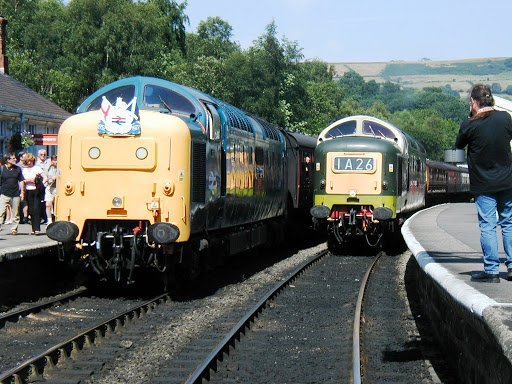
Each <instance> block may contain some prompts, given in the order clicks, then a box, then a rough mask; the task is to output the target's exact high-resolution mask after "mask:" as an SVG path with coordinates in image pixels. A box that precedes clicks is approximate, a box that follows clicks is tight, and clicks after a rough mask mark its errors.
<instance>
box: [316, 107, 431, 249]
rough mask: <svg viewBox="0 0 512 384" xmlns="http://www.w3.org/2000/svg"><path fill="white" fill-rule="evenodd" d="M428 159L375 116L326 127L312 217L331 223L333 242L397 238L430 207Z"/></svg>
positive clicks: (418, 146)
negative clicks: (408, 219)
mask: <svg viewBox="0 0 512 384" xmlns="http://www.w3.org/2000/svg"><path fill="white" fill-rule="evenodd" d="M425 159H426V158H425V152H424V150H423V147H422V146H421V144H419V143H418V142H416V141H415V140H414V139H412V138H411V137H410V136H407V135H405V134H403V132H401V131H400V130H399V129H398V128H396V127H394V126H392V125H391V124H389V123H386V122H384V121H382V120H379V119H376V118H374V117H370V116H351V117H347V118H345V119H341V120H339V121H337V122H335V123H334V124H332V125H331V126H329V127H327V128H326V129H325V130H324V131H323V132H322V133H321V134H320V136H319V140H318V146H317V148H316V151H315V161H316V174H315V192H314V206H313V208H312V209H311V214H312V215H313V217H314V220H315V221H316V222H317V224H319V225H321V224H322V223H323V221H324V220H325V221H326V224H327V228H328V233H329V243H330V244H332V245H333V246H339V245H341V244H343V243H346V242H348V241H349V239H350V238H354V237H365V238H366V240H367V242H368V244H370V245H374V246H375V245H378V244H380V242H381V239H382V237H383V236H384V235H385V236H384V238H386V237H387V238H390V239H393V238H394V236H396V234H397V233H398V232H399V229H398V227H399V224H400V223H401V221H402V220H403V218H404V216H405V215H406V214H408V213H409V212H412V211H414V210H416V209H419V208H421V207H423V206H424V205H425V187H426V183H425Z"/></svg>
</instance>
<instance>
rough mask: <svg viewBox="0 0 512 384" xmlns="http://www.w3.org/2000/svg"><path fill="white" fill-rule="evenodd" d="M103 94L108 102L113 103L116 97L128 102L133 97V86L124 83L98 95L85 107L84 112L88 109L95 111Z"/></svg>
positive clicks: (99, 105) (98, 107)
mask: <svg viewBox="0 0 512 384" xmlns="http://www.w3.org/2000/svg"><path fill="white" fill-rule="evenodd" d="M103 96H105V97H106V99H107V100H108V101H110V103H112V104H114V103H115V101H116V100H117V98H118V97H120V98H122V99H123V101H124V102H125V103H129V102H130V101H131V100H132V99H133V97H134V96H135V86H134V85H125V86H123V87H118V88H114V89H111V90H110V91H108V92H105V93H104V94H102V95H100V96H98V97H97V98H95V99H94V100H93V101H91V103H90V104H89V105H88V106H87V108H85V112H89V111H97V110H99V109H100V107H101V102H102V100H103Z"/></svg>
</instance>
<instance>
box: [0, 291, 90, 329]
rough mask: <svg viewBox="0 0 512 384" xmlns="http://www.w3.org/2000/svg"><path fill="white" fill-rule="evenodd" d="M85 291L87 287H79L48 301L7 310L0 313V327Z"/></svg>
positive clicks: (61, 302)
mask: <svg viewBox="0 0 512 384" xmlns="http://www.w3.org/2000/svg"><path fill="white" fill-rule="evenodd" d="M86 292H87V288H84V287H81V288H78V289H76V290H74V291H73V292H69V293H66V294H62V295H58V296H56V297H54V298H52V299H50V300H48V301H44V302H41V303H36V304H30V305H27V306H25V307H24V308H20V309H15V310H12V311H8V312H6V313H4V314H0V328H3V327H4V325H5V323H6V322H16V321H18V320H19V319H20V318H22V317H26V316H28V315H34V314H36V313H39V312H41V311H42V310H44V309H47V308H51V307H53V306H56V305H58V304H63V303H67V302H69V301H72V300H74V299H76V298H77V297H80V296H82V295H84V294H85V293H86Z"/></svg>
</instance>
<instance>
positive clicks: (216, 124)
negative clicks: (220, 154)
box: [204, 103, 221, 140]
mask: <svg viewBox="0 0 512 384" xmlns="http://www.w3.org/2000/svg"><path fill="white" fill-rule="evenodd" d="M204 105H205V106H206V111H207V113H208V125H209V128H208V129H209V131H210V140H220V131H221V121H220V116H219V112H217V108H215V106H214V105H212V104H210V103H204Z"/></svg>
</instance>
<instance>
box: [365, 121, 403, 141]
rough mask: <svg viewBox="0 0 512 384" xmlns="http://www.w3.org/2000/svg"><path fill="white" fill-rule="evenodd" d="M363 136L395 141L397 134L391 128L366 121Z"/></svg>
mask: <svg viewBox="0 0 512 384" xmlns="http://www.w3.org/2000/svg"><path fill="white" fill-rule="evenodd" d="M363 134H365V135H371V136H377V137H382V138H385V139H390V140H394V139H395V138H396V136H395V134H394V133H393V132H392V131H391V130H390V129H389V128H386V127H384V126H382V125H380V124H378V123H376V122H374V121H365V122H364V123H363Z"/></svg>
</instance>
